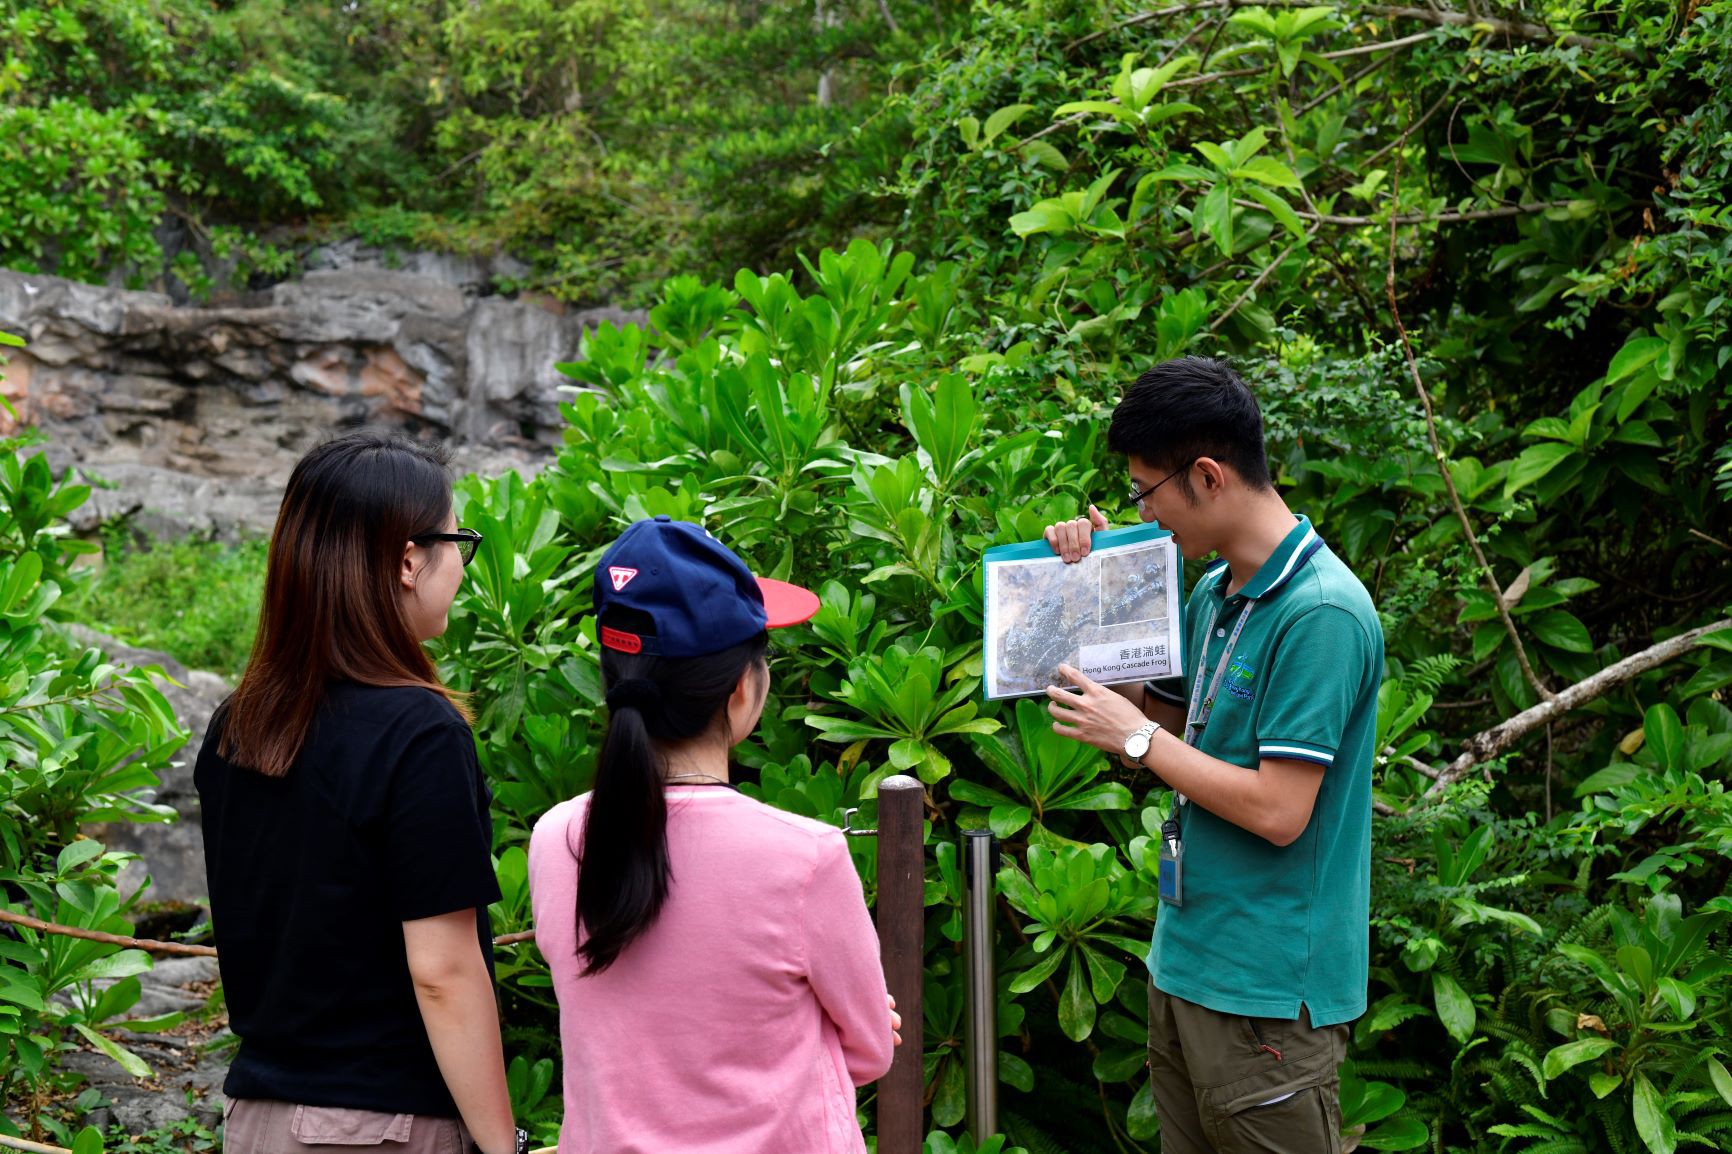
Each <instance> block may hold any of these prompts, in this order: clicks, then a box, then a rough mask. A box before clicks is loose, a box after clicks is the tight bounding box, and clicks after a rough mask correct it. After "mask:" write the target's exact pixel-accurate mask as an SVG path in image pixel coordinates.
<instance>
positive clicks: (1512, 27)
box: [1360, 4, 1635, 57]
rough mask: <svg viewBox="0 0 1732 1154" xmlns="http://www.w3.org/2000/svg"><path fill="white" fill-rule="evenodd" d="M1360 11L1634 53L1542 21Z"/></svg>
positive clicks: (1383, 8) (1439, 11)
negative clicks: (1549, 25)
mask: <svg viewBox="0 0 1732 1154" xmlns="http://www.w3.org/2000/svg"><path fill="white" fill-rule="evenodd" d="M1360 11H1361V12H1375V13H1377V14H1378V15H1379V16H1392V17H1394V18H1396V19H1398V20H1418V21H1420V22H1422V23H1425V24H1435V25H1438V26H1444V25H1448V26H1450V27H1454V28H1484V29H1486V30H1487V31H1489V32H1493V33H1495V34H1496V35H1499V36H1503V37H1506V38H1508V39H1511V40H1531V41H1536V42H1538V43H1541V44H1565V45H1568V46H1569V47H1571V48H1586V49H1588V50H1589V51H1611V52H1616V53H1618V54H1619V55H1621V56H1629V57H1634V56H1635V53H1633V52H1630V51H1629V50H1628V49H1626V48H1624V47H1623V46H1622V45H1619V44H1613V43H1612V42H1610V41H1608V40H1597V39H1595V38H1594V37H1592V36H1581V35H1578V34H1577V33H1574V32H1559V31H1558V30H1557V29H1556V28H1550V27H1548V26H1546V25H1544V24H1529V23H1527V22H1526V21H1520V20H1499V19H1497V18H1495V17H1492V16H1474V15H1472V14H1470V13H1467V12H1451V11H1449V10H1448V9H1447V8H1401V7H1396V6H1393V5H1383V4H1367V5H1366V6H1365V7H1363V8H1361V9H1360Z"/></svg>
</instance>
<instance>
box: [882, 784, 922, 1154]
mask: <svg viewBox="0 0 1732 1154" xmlns="http://www.w3.org/2000/svg"><path fill="white" fill-rule="evenodd" d="M925 821H926V787H925V786H923V785H921V784H920V782H918V781H916V780H915V779H914V778H912V777H908V776H907V775H905V774H900V773H899V774H896V775H895V776H893V777H887V778H885V779H884V780H883V781H881V782H879V783H878V948H879V955H880V957H881V958H882V960H883V963H884V979H885V981H886V982H887V983H888V985H889V987H890V996H891V997H893V998H895V999H896V1012H897V1013H899V1014H901V1015H902V1045H900V1046H898V1047H897V1048H896V1060H895V1062H894V1063H892V1065H891V1067H890V1072H889V1073H888V1074H886V1075H884V1077H882V1078H880V1079H878V1154H920V1151H921V1149H922V1146H923V1143H924V1142H925V1138H926V1133H925V1131H926V1126H925V1121H926V1119H925V1104H924V1103H925V1098H926V1078H925V1075H924V1071H923V1069H922V1061H921V1059H922V1053H921V1051H922V1049H923V1046H922V1040H923V1038H924V1035H925V1027H924V1017H923V1014H922V1009H921V1004H920V995H921V982H922V981H923V980H924V976H925V973H924V955H925V953H926V901H925V897H926V844H925V843H926V834H925V830H926V826H925Z"/></svg>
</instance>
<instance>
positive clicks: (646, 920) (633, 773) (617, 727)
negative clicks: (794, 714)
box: [577, 625, 769, 974]
mask: <svg viewBox="0 0 1732 1154" xmlns="http://www.w3.org/2000/svg"><path fill="white" fill-rule="evenodd" d="M637 628H639V629H641V628H642V626H641V625H639V626H638V627H637ZM768 645H769V636H768V634H764V633H760V634H759V635H758V636H756V637H754V638H752V639H751V640H749V641H746V642H744V643H742V644H740V645H736V646H734V647H733V648H731V649H725V650H723V651H722V652H720V653H713V654H709V655H707V656H704V657H683V658H673V657H655V656H651V655H648V654H626V653H620V652H618V651H616V650H612V649H603V650H602V651H601V673H602V679H603V681H604V683H605V684H606V685H607V691H608V692H607V704H608V719H607V736H606V737H605V738H604V739H603V741H602V746H601V757H600V759H599V760H598V761H597V763H596V774H595V791H594V792H593V793H592V794H591V795H590V799H589V812H588V814H587V815H586V816H585V818H584V826H583V860H582V862H581V868H580V869H579V872H578V878H577V922H578V931H579V933H578V937H579V943H580V944H579V945H578V948H577V952H578V956H579V957H580V958H582V959H583V963H584V972H585V973H589V974H599V973H600V972H601V971H603V970H605V969H607V968H608V967H609V966H611V965H612V964H613V963H614V960H615V959H616V958H618V957H619V954H620V951H621V950H623V949H625V947H626V946H628V945H630V944H631V943H632V942H633V941H634V940H636V938H637V937H638V935H639V934H641V933H643V932H644V931H645V930H647V929H649V928H650V926H651V925H653V924H655V920H656V917H657V916H658V915H660V913H661V909H662V903H663V902H664V901H666V900H667V896H668V883H669V881H671V880H672V876H673V875H672V871H671V869H670V867H669V864H668V839H667V821H668V807H667V798H666V795H665V794H664V793H663V792H662V790H663V785H662V777H663V764H664V759H663V755H662V752H661V749H660V746H661V745H662V744H665V743H676V742H682V741H690V740H692V739H693V738H698V737H702V736H703V735H705V734H706V733H709V732H710V731H711V730H713V729H714V728H715V727H716V726H718V725H726V718H725V717H723V716H722V711H723V709H724V707H725V706H726V705H727V701H728V696H729V694H731V693H733V691H734V686H736V685H738V684H739V681H740V676H741V675H742V674H743V673H745V672H746V670H747V669H750V668H752V667H754V666H757V665H759V664H761V663H762V661H763V659H764V651H765V649H766V648H767V647H768ZM727 736H728V737H729V738H730V739H731V737H732V736H733V735H727Z"/></svg>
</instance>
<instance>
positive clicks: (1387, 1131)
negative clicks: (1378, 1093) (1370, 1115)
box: [1359, 1116, 1431, 1150]
mask: <svg viewBox="0 0 1732 1154" xmlns="http://www.w3.org/2000/svg"><path fill="white" fill-rule="evenodd" d="M1429 1141H1431V1129H1430V1127H1428V1126H1426V1124H1425V1123H1424V1122H1421V1121H1420V1120H1419V1119H1418V1118H1414V1117H1411V1116H1408V1117H1401V1118H1391V1119H1390V1120H1389V1121H1387V1122H1384V1123H1383V1124H1382V1125H1379V1126H1374V1127H1372V1128H1371V1129H1370V1130H1368V1131H1366V1133H1365V1135H1364V1137H1362V1138H1360V1139H1359V1148H1360V1149H1362V1150H1417V1149H1419V1148H1420V1147H1421V1146H1424V1145H1425V1144H1426V1143H1427V1142H1429Z"/></svg>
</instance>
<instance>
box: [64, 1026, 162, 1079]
mask: <svg viewBox="0 0 1732 1154" xmlns="http://www.w3.org/2000/svg"><path fill="white" fill-rule="evenodd" d="M72 1028H73V1029H75V1030H77V1031H78V1032H79V1033H80V1034H83V1035H84V1039H85V1041H87V1042H89V1043H90V1044H91V1045H92V1046H95V1047H96V1048H97V1049H98V1050H101V1051H102V1052H103V1053H104V1054H107V1055H108V1056H109V1057H110V1058H113V1059H114V1060H115V1061H116V1062H118V1063H119V1064H120V1068H121V1069H123V1070H125V1071H126V1072H127V1073H128V1074H131V1075H132V1076H133V1077H134V1078H149V1077H151V1072H150V1067H149V1066H147V1065H146V1064H145V1062H144V1059H143V1058H140V1057H139V1056H138V1055H137V1054H134V1053H133V1052H132V1051H131V1050H128V1049H127V1048H126V1047H125V1046H122V1045H121V1044H120V1043H118V1042H116V1041H115V1040H114V1039H113V1038H110V1037H108V1036H107V1035H105V1034H99V1033H97V1032H96V1031H95V1030H92V1029H91V1028H90V1027H89V1026H86V1025H85V1024H84V1023H83V1022H74V1023H72Z"/></svg>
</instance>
